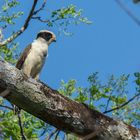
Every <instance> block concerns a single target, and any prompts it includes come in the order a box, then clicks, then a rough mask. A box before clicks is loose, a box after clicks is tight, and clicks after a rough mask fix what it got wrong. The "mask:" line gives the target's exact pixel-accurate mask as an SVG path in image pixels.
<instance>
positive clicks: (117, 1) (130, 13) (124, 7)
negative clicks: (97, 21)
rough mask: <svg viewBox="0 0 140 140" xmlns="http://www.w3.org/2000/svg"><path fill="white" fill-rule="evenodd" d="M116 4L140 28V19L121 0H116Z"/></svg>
mask: <svg viewBox="0 0 140 140" xmlns="http://www.w3.org/2000/svg"><path fill="white" fill-rule="evenodd" d="M115 1H116V3H117V4H118V5H119V6H120V7H121V8H122V9H123V10H124V11H125V12H126V13H127V15H128V16H130V17H131V18H132V19H133V20H134V21H135V22H136V23H137V24H138V25H139V26H140V19H138V18H137V17H136V16H135V15H134V14H133V13H132V12H131V11H130V10H129V9H128V8H127V7H126V6H125V5H124V4H123V3H122V2H121V1H120V0H115Z"/></svg>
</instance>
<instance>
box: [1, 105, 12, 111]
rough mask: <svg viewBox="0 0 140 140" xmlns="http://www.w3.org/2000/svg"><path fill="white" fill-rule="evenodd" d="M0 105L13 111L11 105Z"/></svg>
mask: <svg viewBox="0 0 140 140" xmlns="http://www.w3.org/2000/svg"><path fill="white" fill-rule="evenodd" d="M0 107H3V108H6V109H9V110H12V111H13V108H12V107H9V106H5V105H0Z"/></svg>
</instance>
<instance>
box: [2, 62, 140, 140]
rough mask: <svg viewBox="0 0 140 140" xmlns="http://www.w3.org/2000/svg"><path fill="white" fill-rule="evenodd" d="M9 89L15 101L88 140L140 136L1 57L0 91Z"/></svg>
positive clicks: (139, 132) (125, 139) (128, 139)
mask: <svg viewBox="0 0 140 140" xmlns="http://www.w3.org/2000/svg"><path fill="white" fill-rule="evenodd" d="M5 89H8V90H9V91H10V94H9V95H8V96H7V97H6V98H7V100H9V101H10V102H11V103H13V104H15V105H16V106H18V107H20V108H22V109H23V110H25V111H27V112H29V113H30V114H32V115H34V116H36V117H38V118H40V119H41V120H43V121H45V122H47V123H49V124H51V125H53V126H55V127H56V128H58V129H60V130H63V131H65V132H70V133H73V134H75V135H78V136H80V137H81V138H82V139H85V140H90V139H91V140H93V139H95V140H96V139H97V140H139V139H140V130H138V129H136V128H134V127H132V126H129V125H127V124H125V123H123V122H121V121H117V120H113V119H112V118H110V117H108V116H105V115H104V114H102V113H100V112H98V111H96V110H92V109H90V108H89V107H88V106H87V105H85V104H81V103H78V102H75V101H73V100H71V99H69V98H67V97H65V96H63V95H61V94H59V92H58V91H56V90H53V89H52V88H50V87H49V86H47V85H46V84H44V83H42V82H37V81H35V80H33V79H31V78H28V77H27V76H26V75H24V74H23V73H22V71H20V70H18V69H16V68H15V67H14V66H12V65H10V64H8V63H5V62H3V61H0V92H2V91H4V90H5Z"/></svg>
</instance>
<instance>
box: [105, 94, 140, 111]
mask: <svg viewBox="0 0 140 140" xmlns="http://www.w3.org/2000/svg"><path fill="white" fill-rule="evenodd" d="M138 96H140V93H138V94H136V95H135V96H133V97H132V98H131V99H129V100H128V101H127V102H125V103H124V104H122V105H120V106H117V107H115V108H113V109H110V110H107V111H104V112H103V113H104V114H106V113H109V112H112V111H114V110H118V109H120V108H122V107H124V106H126V105H127V104H129V103H130V102H132V101H133V100H134V99H135V98H136V97H138Z"/></svg>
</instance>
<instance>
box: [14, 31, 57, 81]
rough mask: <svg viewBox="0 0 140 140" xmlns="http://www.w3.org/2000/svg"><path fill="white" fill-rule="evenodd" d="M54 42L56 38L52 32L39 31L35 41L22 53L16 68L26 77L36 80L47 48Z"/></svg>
mask: <svg viewBox="0 0 140 140" xmlns="http://www.w3.org/2000/svg"><path fill="white" fill-rule="evenodd" d="M55 41H56V37H55V35H54V34H53V33H52V32H50V31H48V30H41V31H40V32H39V33H38V34H37V38H36V40H35V41H34V42H33V43H31V44H30V45H29V46H28V47H27V48H26V49H25V50H24V52H23V53H22V55H21V57H20V58H19V60H18V62H17V64H16V68H18V69H22V70H23V72H24V73H25V74H26V75H27V76H28V77H32V78H33V79H36V80H37V79H38V78H39V74H40V71H41V69H42V67H43V65H44V62H45V58H46V56H47V54H48V46H49V45H50V44H51V43H52V42H55Z"/></svg>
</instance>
